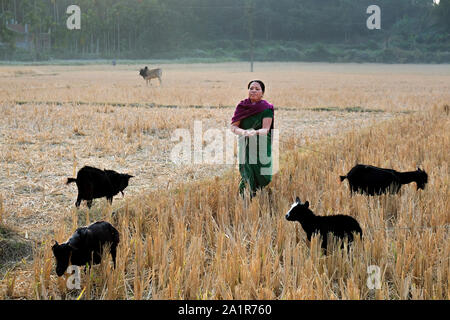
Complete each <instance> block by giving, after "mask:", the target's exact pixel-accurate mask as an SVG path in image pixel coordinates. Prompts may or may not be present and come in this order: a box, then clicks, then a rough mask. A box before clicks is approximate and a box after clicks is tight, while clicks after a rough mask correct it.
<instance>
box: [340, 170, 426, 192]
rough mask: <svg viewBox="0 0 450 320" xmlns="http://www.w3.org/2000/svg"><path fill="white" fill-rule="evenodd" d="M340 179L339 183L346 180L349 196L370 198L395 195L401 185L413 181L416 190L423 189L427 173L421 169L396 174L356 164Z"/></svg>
mask: <svg viewBox="0 0 450 320" xmlns="http://www.w3.org/2000/svg"><path fill="white" fill-rule="evenodd" d="M340 178H341V182H342V181H344V180H345V179H348V182H349V185H350V193H351V194H353V192H358V193H361V194H367V195H371V196H373V195H380V194H383V193H387V192H390V193H391V194H396V193H398V192H399V191H400V188H401V186H402V185H403V184H408V183H411V182H413V181H414V182H416V184H417V189H424V188H425V185H426V184H427V182H428V175H427V173H426V172H425V171H423V170H421V169H417V171H409V172H398V171H395V170H392V169H384V168H378V167H374V166H370V165H364V164H357V165H356V166H354V167H353V168H352V169H351V170H350V171H349V172H348V173H347V175H346V176H340Z"/></svg>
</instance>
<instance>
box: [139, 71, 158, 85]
mask: <svg viewBox="0 0 450 320" xmlns="http://www.w3.org/2000/svg"><path fill="white" fill-rule="evenodd" d="M139 75H141V76H142V78H144V79H145V80H146V81H147V86H148V84H149V83H150V84H151V79H156V78H158V79H159V85H162V80H161V77H162V69H161V68H157V69H149V68H148V67H145V68H144V69H141V70H140V71H139Z"/></svg>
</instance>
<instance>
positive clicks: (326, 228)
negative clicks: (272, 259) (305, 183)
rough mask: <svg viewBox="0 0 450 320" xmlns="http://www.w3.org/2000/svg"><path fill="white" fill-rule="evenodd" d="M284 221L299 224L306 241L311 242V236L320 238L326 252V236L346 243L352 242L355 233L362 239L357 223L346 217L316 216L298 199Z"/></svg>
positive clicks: (307, 205) (340, 215)
mask: <svg viewBox="0 0 450 320" xmlns="http://www.w3.org/2000/svg"><path fill="white" fill-rule="evenodd" d="M286 220H288V221H298V222H300V224H301V226H302V228H303V230H305V232H306V236H307V238H308V241H311V237H312V236H313V234H319V235H320V237H321V247H322V249H324V250H325V252H326V250H327V240H328V235H329V234H330V233H331V234H332V235H333V236H335V237H337V238H340V239H342V240H344V239H345V238H347V240H348V243H351V242H352V241H353V234H354V233H357V234H359V235H360V236H361V237H362V230H361V227H360V226H359V223H358V221H356V220H355V219H354V218H353V217H350V216H347V215H342V214H339V215H332V216H316V215H315V214H314V212H312V211H311V210H310V209H309V202H308V201H306V202H305V203H301V202H300V199H299V197H297V198H296V200H295V202H294V203H293V204H292V206H291V209H290V210H289V211H288V212H287V214H286Z"/></svg>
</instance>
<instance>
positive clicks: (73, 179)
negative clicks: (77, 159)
mask: <svg viewBox="0 0 450 320" xmlns="http://www.w3.org/2000/svg"><path fill="white" fill-rule="evenodd" d="M72 182H77V179H75V178H67V182H66V184H69V183H72Z"/></svg>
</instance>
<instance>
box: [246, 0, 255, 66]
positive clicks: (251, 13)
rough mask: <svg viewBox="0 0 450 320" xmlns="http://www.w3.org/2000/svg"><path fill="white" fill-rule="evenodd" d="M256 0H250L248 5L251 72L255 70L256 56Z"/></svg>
mask: <svg viewBox="0 0 450 320" xmlns="http://www.w3.org/2000/svg"><path fill="white" fill-rule="evenodd" d="M253 4H254V2H253V0H249V6H248V35H249V40H250V41H249V42H250V72H253V58H254V32H253V22H254V21H253V17H254V11H255V7H254V5H253Z"/></svg>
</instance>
